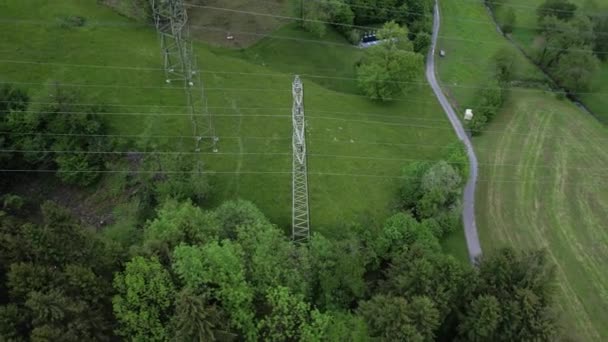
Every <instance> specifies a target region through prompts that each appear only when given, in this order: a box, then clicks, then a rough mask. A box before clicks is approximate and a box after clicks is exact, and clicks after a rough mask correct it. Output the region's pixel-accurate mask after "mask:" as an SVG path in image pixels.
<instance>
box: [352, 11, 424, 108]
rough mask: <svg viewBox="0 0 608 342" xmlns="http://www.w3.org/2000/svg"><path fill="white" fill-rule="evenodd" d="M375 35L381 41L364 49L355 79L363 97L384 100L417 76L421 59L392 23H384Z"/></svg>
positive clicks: (402, 33) (403, 32)
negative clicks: (363, 94)
mask: <svg viewBox="0 0 608 342" xmlns="http://www.w3.org/2000/svg"><path fill="white" fill-rule="evenodd" d="M377 36H378V39H380V40H382V42H381V43H380V44H378V45H375V46H372V47H370V48H368V49H366V52H365V56H364V58H363V61H362V63H361V64H360V65H359V66H358V68H357V80H358V83H359V87H360V88H361V90H362V91H363V92H364V93H365V95H367V96H369V97H370V98H372V99H375V100H383V101H386V100H390V99H392V98H394V97H395V96H397V95H399V94H400V93H401V92H403V90H404V89H405V88H406V85H407V84H408V83H409V82H411V81H413V80H415V79H416V78H417V77H418V75H419V74H420V72H421V70H422V65H423V63H422V60H423V57H422V55H420V54H417V53H415V52H413V51H412V44H411V42H410V41H409V39H408V38H407V29H405V28H403V27H400V26H399V25H398V24H397V23H395V22H388V23H386V24H385V25H384V26H383V27H382V29H381V30H379V31H378V34H377Z"/></svg>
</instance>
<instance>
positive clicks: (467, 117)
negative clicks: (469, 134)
mask: <svg viewBox="0 0 608 342" xmlns="http://www.w3.org/2000/svg"><path fill="white" fill-rule="evenodd" d="M464 119H465V120H466V121H471V120H473V110H472V109H467V110H465V111H464Z"/></svg>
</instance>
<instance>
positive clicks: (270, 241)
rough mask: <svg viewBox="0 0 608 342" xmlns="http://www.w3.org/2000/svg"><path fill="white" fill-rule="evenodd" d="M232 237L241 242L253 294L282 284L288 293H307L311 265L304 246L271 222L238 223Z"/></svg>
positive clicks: (308, 290) (264, 291) (308, 292)
mask: <svg viewBox="0 0 608 342" xmlns="http://www.w3.org/2000/svg"><path fill="white" fill-rule="evenodd" d="M236 241H237V242H238V243H239V244H240V245H241V247H242V249H243V255H244V263H245V269H246V274H247V278H248V279H250V280H251V283H252V285H253V288H254V290H255V292H256V294H257V295H260V296H265V295H266V293H267V291H268V289H270V288H274V287H278V286H283V287H287V288H289V290H290V291H291V292H292V293H295V294H302V295H306V296H308V295H310V292H311V289H310V287H311V286H310V282H309V279H310V278H311V274H312V269H311V265H310V257H309V253H308V248H306V246H296V245H295V244H294V243H293V242H291V241H289V240H288V239H287V238H286V237H285V234H284V232H282V231H280V230H279V229H278V228H277V227H275V226H273V225H271V224H264V223H262V224H253V225H241V226H239V227H238V228H237V239H236Z"/></svg>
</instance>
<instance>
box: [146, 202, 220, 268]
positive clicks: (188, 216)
mask: <svg viewBox="0 0 608 342" xmlns="http://www.w3.org/2000/svg"><path fill="white" fill-rule="evenodd" d="M217 236H218V229H217V220H216V219H215V217H214V215H213V214H209V213H205V212H203V211H202V210H201V209H200V208H199V207H197V206H195V205H193V204H192V202H190V201H185V202H181V203H179V202H177V201H175V200H169V201H167V202H165V203H163V204H162V205H161V206H160V207H159V208H158V209H157V213H156V218H155V219H154V220H152V221H150V222H148V223H147V224H146V226H145V228H144V239H143V251H144V252H146V253H149V254H153V255H156V256H158V257H159V258H160V259H161V260H163V261H168V259H169V257H170V255H171V253H172V252H173V249H174V248H175V247H176V246H178V245H179V244H181V243H186V244H191V245H197V244H204V243H206V242H210V241H214V240H216V239H217Z"/></svg>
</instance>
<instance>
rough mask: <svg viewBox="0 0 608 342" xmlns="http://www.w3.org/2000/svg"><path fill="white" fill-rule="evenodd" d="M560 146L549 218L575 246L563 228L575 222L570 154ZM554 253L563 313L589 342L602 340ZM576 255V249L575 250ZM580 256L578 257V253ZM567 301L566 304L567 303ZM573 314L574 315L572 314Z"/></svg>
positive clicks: (561, 236)
mask: <svg viewBox="0 0 608 342" xmlns="http://www.w3.org/2000/svg"><path fill="white" fill-rule="evenodd" d="M556 149H557V151H558V155H557V158H556V160H557V161H558V165H557V168H556V172H555V187H554V189H553V191H551V192H550V195H551V203H552V209H553V210H551V213H552V215H550V217H549V219H550V220H551V221H553V227H552V228H553V231H555V234H556V235H557V236H556V237H555V238H556V239H558V240H562V241H565V242H566V246H567V247H571V246H572V245H571V244H570V242H569V237H568V234H566V232H564V230H563V229H562V227H565V226H569V225H570V224H571V223H570V222H568V221H570V219H571V216H570V215H568V214H567V213H568V203H569V202H570V201H569V198H568V195H567V194H568V188H567V185H568V183H567V179H568V177H569V176H570V175H569V172H568V153H567V151H565V148H564V147H563V145H562V144H557V145H556ZM549 252H550V253H551V258H552V261H553V262H554V263H555V265H556V270H557V284H558V286H559V288H560V290H561V292H562V295H561V296H560V298H561V299H562V301H559V302H557V303H556V304H557V305H558V306H559V307H560V309H561V310H560V311H561V312H562V313H566V314H567V315H568V316H569V319H571V320H573V321H574V322H575V323H574V325H575V326H577V327H579V328H580V329H577V332H579V333H583V334H585V338H584V340H585V341H588V340H594V339H599V333H598V332H597V330H596V329H595V326H594V325H593V324H592V322H591V319H590V316H589V313H588V312H587V310H586V309H585V306H584V305H583V303H582V302H581V300H580V297H579V296H578V293H577V291H575V290H574V288H573V287H572V286H571V284H570V281H569V278H568V275H567V274H566V272H565V271H564V269H563V267H562V264H561V263H560V262H559V261H558V259H557V258H556V257H555V255H554V254H553V248H552V249H550V250H549ZM571 252H572V253H573V254H576V252H575V251H571ZM575 257H576V256H575ZM564 302H566V304H563V303H564ZM570 313H572V314H570Z"/></svg>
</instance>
